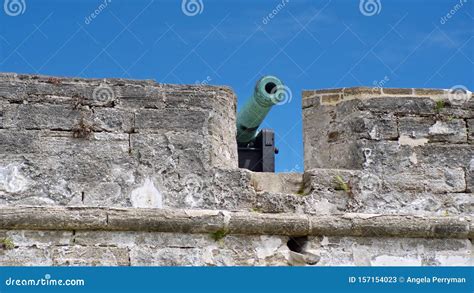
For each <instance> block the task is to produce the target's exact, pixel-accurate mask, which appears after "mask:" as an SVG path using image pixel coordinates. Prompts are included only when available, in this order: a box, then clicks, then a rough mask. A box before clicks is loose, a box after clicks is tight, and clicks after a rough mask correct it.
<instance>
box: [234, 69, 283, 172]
mask: <svg viewBox="0 0 474 293" xmlns="http://www.w3.org/2000/svg"><path fill="white" fill-rule="evenodd" d="M284 89H285V87H284V85H283V83H282V82H281V80H279V79H278V78H276V77H274V76H269V75H267V76H264V77H262V78H261V79H260V80H258V81H257V84H256V85H255V90H254V93H253V95H252V96H251V97H250V99H249V100H248V101H247V103H246V104H245V105H244V106H243V107H242V109H241V110H240V111H239V113H238V115H237V147H238V156H239V168H245V169H249V170H251V171H255V172H275V154H276V153H278V150H277V148H276V147H275V133H274V132H273V130H272V129H262V130H260V131H258V128H259V127H260V125H261V124H262V122H263V120H264V119H265V117H266V116H267V114H268V112H269V111H270V109H271V108H272V107H273V106H274V105H276V104H278V103H281V102H282V101H283V100H284V99H285V92H284Z"/></svg>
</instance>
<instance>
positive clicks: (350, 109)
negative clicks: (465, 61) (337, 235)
mask: <svg viewBox="0 0 474 293" xmlns="http://www.w3.org/2000/svg"><path fill="white" fill-rule="evenodd" d="M303 116H304V156H305V169H306V171H307V173H314V174H315V176H318V174H322V173H321V172H322V169H323V170H324V169H340V171H339V173H340V175H341V176H342V177H344V179H343V180H345V181H346V182H348V183H350V184H352V186H353V188H352V190H353V195H354V198H353V199H354V200H353V202H352V206H353V208H354V209H355V210H357V211H366V212H373V211H384V212H405V213H406V212H410V213H416V214H419V213H423V212H424V213H436V214H440V215H442V214H447V215H449V214H466V213H467V214H472V211H473V206H472V203H473V201H472V199H473V194H472V191H473V186H474V137H473V134H472V131H473V125H474V123H473V122H474V119H473V118H474V99H472V98H471V93H466V94H464V95H459V94H458V95H455V94H452V93H450V92H449V91H447V90H431V89H380V88H345V89H331V90H315V91H305V92H303ZM324 172H326V171H324ZM324 172H323V173H324ZM326 173H327V172H326ZM333 201H334V199H333Z"/></svg>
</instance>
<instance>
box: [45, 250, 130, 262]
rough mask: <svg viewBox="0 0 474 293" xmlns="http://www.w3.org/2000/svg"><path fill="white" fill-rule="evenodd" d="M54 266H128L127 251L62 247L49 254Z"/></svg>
mask: <svg viewBox="0 0 474 293" xmlns="http://www.w3.org/2000/svg"><path fill="white" fill-rule="evenodd" d="M51 254H52V258H53V265H55V266H86V265H87V266H129V265H130V261H129V254H128V250H127V249H124V248H118V247H98V246H95V247H84V246H77V245H73V246H62V247H56V248H54V249H53V250H52V252H51Z"/></svg>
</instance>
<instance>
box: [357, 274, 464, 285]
mask: <svg viewBox="0 0 474 293" xmlns="http://www.w3.org/2000/svg"><path fill="white" fill-rule="evenodd" d="M348 281H349V283H353V284H354V283H361V284H365V283H411V284H417V285H419V284H431V283H435V284H446V285H449V284H464V283H466V282H467V280H466V278H464V277H459V278H458V277H449V278H447V277H440V276H432V277H426V276H424V277H403V276H399V277H396V276H357V277H356V276H350V277H349V280H348Z"/></svg>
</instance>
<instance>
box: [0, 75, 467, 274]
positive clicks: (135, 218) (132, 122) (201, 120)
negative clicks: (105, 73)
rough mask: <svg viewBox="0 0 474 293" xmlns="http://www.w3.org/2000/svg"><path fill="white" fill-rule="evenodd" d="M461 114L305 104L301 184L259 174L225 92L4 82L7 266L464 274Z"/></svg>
mask: <svg viewBox="0 0 474 293" xmlns="http://www.w3.org/2000/svg"><path fill="white" fill-rule="evenodd" d="M461 102H462V103H461V104H460V101H459V99H454V100H453V99H452V97H451V96H449V94H447V92H445V91H439V90H424V89H421V90H420V89H369V88H350V89H334V90H317V91H305V92H303V118H304V147H305V150H304V151H305V154H304V157H305V172H304V174H297V173H289V174H273V173H253V172H250V171H248V170H243V169H238V168H237V146H236V143H235V117H236V115H235V114H236V113H235V110H236V97H235V95H234V94H233V92H232V90H230V89H229V88H226V87H216V86H207V85H205V86H201V85H169V84H158V83H155V82H154V81H133V80H123V79H79V78H56V77H47V76H34V75H17V74H0V265H472V264H473V262H472V250H473V248H472V242H471V240H472V236H473V235H474V228H473V224H472V222H471V221H472V219H471V216H472V213H473V201H472V199H473V194H472V189H473V185H474V180H473V177H472V176H473V174H474V171H473V168H474V167H473V165H474V163H473V162H472V160H473V158H474V149H473V147H474V145H473V129H474V122H473V121H474V111H473V108H474V99H471V100H466V101H461ZM387 243H388V245H387Z"/></svg>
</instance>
